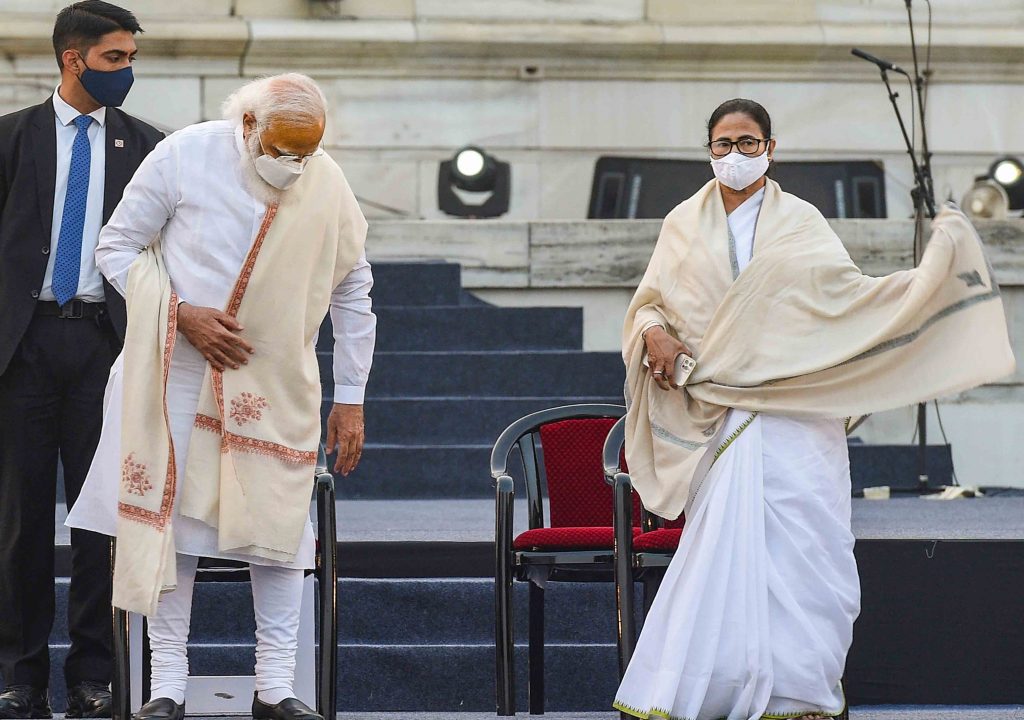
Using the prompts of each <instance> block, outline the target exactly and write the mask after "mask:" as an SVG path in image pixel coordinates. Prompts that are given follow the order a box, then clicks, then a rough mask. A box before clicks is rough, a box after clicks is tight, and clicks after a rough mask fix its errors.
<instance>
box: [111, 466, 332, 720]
mask: <svg viewBox="0 0 1024 720" xmlns="http://www.w3.org/2000/svg"><path fill="white" fill-rule="evenodd" d="M314 495H315V496H316V517H317V550H316V558H315V565H314V569H313V570H312V571H307V575H309V574H312V575H314V576H315V578H316V581H317V604H318V620H319V623H318V625H319V626H318V628H317V643H318V651H317V684H316V688H317V712H318V713H319V714H320V715H321V716H323V717H325V718H333V717H334V716H335V715H336V714H337V705H338V698H337V686H338V544H337V537H338V520H337V511H336V510H337V509H336V506H335V488H334V477H333V476H332V475H331V473H330V470H328V465H327V457H326V455H325V453H324V449H323V447H322V446H321V448H320V450H319V452H318V454H317V462H316V468H315V470H314ZM116 552H117V549H116V544H115V543H114V542H113V541H111V561H112V562H111V568H113V556H114V554H115V553H116ZM249 581H250V577H249V569H248V566H247V565H246V564H245V563H240V562H234V561H231V560H219V559H211V558H201V559H200V562H199V568H198V570H197V571H196V582H249ZM113 623H114V682H113V684H112V690H113V718H112V720H131V717H132V710H131V669H130V660H131V659H130V655H129V648H130V644H129V642H130V639H131V638H130V637H129V628H128V613H127V612H125V611H124V610H121V609H120V608H113ZM141 635H142V637H141V640H142V659H143V666H142V683H143V698H146V697H147V696H148V694H149V674H150V672H149V671H150V657H149V637H148V635H147V632H146V623H145V618H144V619H143V625H142V632H141Z"/></svg>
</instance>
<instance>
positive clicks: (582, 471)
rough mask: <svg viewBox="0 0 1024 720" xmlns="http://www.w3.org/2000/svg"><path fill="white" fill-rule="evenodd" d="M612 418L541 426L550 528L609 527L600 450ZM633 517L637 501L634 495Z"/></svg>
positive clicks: (609, 504) (609, 494)
mask: <svg viewBox="0 0 1024 720" xmlns="http://www.w3.org/2000/svg"><path fill="white" fill-rule="evenodd" d="M614 424H615V420H614V419H613V418H587V419H578V420H562V421H560V422H555V423H549V424H547V425H544V426H542V427H541V428H540V441H541V447H542V448H543V451H544V471H545V472H544V475H545V480H546V482H547V490H548V502H549V505H550V510H551V527H595V526H597V527H608V526H610V525H611V524H612V489H611V487H610V486H609V485H608V483H607V482H605V478H604V467H603V463H602V455H601V453H602V449H603V447H604V440H605V438H606V437H607V436H608V431H609V430H611V429H612V426H613V425H614ZM633 499H634V505H635V507H634V510H635V513H636V514H635V517H636V518H637V519H639V517H640V503H639V500H638V498H637V497H636V496H634V498H633Z"/></svg>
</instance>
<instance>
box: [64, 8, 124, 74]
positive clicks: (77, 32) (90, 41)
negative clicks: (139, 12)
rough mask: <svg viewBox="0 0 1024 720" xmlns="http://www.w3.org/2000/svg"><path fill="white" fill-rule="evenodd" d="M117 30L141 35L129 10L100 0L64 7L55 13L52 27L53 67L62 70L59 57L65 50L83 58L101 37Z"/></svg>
mask: <svg viewBox="0 0 1024 720" xmlns="http://www.w3.org/2000/svg"><path fill="white" fill-rule="evenodd" d="M118 30H127V31H128V32H130V33H131V34H133V35H134V34H135V33H140V32H142V27H141V26H140V25H139V21H138V20H136V19H135V16H134V15H132V13H131V11H130V10H125V9H124V8H121V7H118V6H117V5H111V4H110V3H108V2H103V0H83V1H82V2H76V3H72V4H71V5H68V6H67V7H66V8H64V9H63V10H61V11H60V12H59V13H57V21H56V22H55V23H54V24H53V51H54V53H55V54H56V55H57V66H58V67H60V68H61V69H63V67H64V61H63V60H62V59H61V56H62V55H63V54H64V51H65V50H67V49H68V48H73V49H75V50H78V52H80V53H82V54H83V55H84V54H85V53H86V52H88V51H89V48H91V47H93V46H94V45H95V44H96V43H98V42H99V40H100V38H101V37H103V36H104V35H106V34H107V33H112V32H117V31H118Z"/></svg>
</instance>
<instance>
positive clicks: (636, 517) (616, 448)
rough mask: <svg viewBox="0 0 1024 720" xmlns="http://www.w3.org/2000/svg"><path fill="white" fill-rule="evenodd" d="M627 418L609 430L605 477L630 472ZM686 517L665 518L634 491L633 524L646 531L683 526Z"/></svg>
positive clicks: (606, 441) (604, 457)
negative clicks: (628, 464) (644, 502)
mask: <svg viewBox="0 0 1024 720" xmlns="http://www.w3.org/2000/svg"><path fill="white" fill-rule="evenodd" d="M625 446H626V418H625V417H623V418H620V419H619V421H618V422H616V423H615V425H614V426H612V428H611V429H610V430H609V431H608V436H607V438H606V439H605V443H604V448H603V450H602V457H603V460H604V474H605V477H608V478H612V477H615V475H617V474H618V473H620V472H624V473H629V468H628V467H626V447H625ZM684 522H685V518H684V517H683V516H682V515H680V516H679V517H678V518H676V519H675V520H665V519H664V518H660V517H657V516H656V515H653V514H652V513H649V512H648V511H647V508H645V507H643V505H642V504H641V503H640V495H639V494H638V493H636V492H635V491H634V492H633V525H636V526H642V527H643V528H644V531H645V532H646V531H647V530H652V529H655V528H659V527H661V528H681V527H683V524H684Z"/></svg>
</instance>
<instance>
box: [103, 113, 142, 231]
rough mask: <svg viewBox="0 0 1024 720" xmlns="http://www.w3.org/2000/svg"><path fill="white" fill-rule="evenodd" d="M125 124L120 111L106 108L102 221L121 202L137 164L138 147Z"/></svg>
mask: <svg viewBox="0 0 1024 720" xmlns="http://www.w3.org/2000/svg"><path fill="white" fill-rule="evenodd" d="M127 130H128V128H127V126H126V125H125V123H124V120H123V119H122V118H121V113H120V111H118V110H115V109H114V108H107V143H106V144H107V146H106V163H107V168H106V174H105V176H104V180H103V223H104V224H106V222H107V221H108V220H109V219H110V215H111V213H113V212H114V208H115V207H117V204H118V203H119V202H121V195H123V194H124V188H125V185H127V184H128V181H129V180H131V179H132V175H133V174H134V173H135V169H136V168H137V167H138V166H139V162H138V160H137V159H136V155H137V153H138V152H139V150H140V148H137V147H132V143H130V142H129V138H128V133H127Z"/></svg>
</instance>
